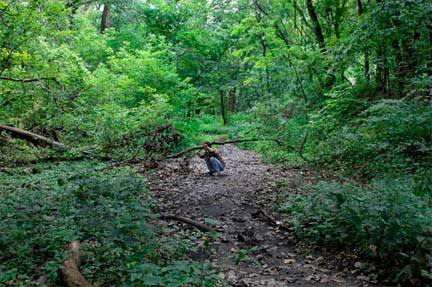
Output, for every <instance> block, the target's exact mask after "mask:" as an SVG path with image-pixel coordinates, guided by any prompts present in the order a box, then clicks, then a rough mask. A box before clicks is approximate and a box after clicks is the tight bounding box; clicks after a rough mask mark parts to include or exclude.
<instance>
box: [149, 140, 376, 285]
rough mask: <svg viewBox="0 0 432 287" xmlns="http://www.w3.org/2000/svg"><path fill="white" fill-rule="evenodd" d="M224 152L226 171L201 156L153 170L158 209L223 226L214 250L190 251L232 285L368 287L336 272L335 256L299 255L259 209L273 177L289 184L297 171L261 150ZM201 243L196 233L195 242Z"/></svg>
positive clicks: (267, 206) (271, 192) (272, 195)
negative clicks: (212, 168) (211, 171)
mask: <svg viewBox="0 0 432 287" xmlns="http://www.w3.org/2000/svg"><path fill="white" fill-rule="evenodd" d="M220 151H221V153H222V155H223V156H224V158H225V159H226V162H227V169H226V170H225V171H224V172H223V174H222V175H219V176H209V175H207V170H206V166H205V163H204V162H203V161H202V160H200V159H198V158H195V159H193V160H192V162H191V164H190V166H189V167H190V170H189V171H185V170H184V169H182V168H180V165H179V161H175V160H173V161H169V162H166V163H164V164H163V165H162V166H161V167H160V168H159V169H158V170H157V172H155V173H154V174H152V175H148V179H149V185H150V189H151V190H152V194H154V196H155V199H156V200H157V202H158V204H159V208H160V209H161V212H163V213H171V214H173V213H174V214H177V215H183V216H187V217H190V218H193V219H195V220H199V221H204V220H205V219H207V221H209V220H208V219H210V221H213V222H214V223H215V225H216V227H217V228H218V229H219V230H221V232H220V233H219V234H220V235H219V237H218V239H217V240H216V242H215V245H216V246H217V247H218V248H217V251H215V252H205V251H202V252H196V253H194V254H191V256H192V257H194V258H195V259H199V260H210V261H211V262H212V263H213V264H214V265H215V266H217V267H218V268H220V270H221V271H222V273H223V274H224V277H225V279H226V280H227V281H228V282H229V283H230V284H231V285H233V286H269V287H270V286H350V287H354V286H369V285H368V283H366V282H363V281H360V280H356V279H355V278H354V279H353V278H352V277H351V276H346V274H345V273H343V272H340V270H337V269H340V265H338V267H335V264H334V261H332V260H331V259H330V257H327V256H320V255H317V254H315V255H306V254H302V253H304V252H302V251H301V250H300V248H299V247H298V246H299V244H298V242H297V241H296V239H295V237H294V235H293V234H292V233H291V232H289V231H283V230H280V228H278V227H276V226H274V225H272V224H271V222H269V220H268V219H267V218H266V217H265V216H264V215H263V214H262V212H260V210H262V209H264V210H266V211H269V210H271V207H272V205H273V203H274V202H275V200H276V196H277V192H276V181H278V180H284V181H285V182H288V183H289V181H290V180H292V179H293V178H294V174H293V173H294V171H289V172H281V171H278V170H276V169H274V168H273V167H272V166H269V165H265V164H263V163H262V162H261V160H260V159H259V157H258V156H257V155H256V154H254V153H252V152H249V151H244V150H240V149H238V148H236V147H235V146H232V145H226V146H224V147H222V148H221V149H220ZM167 225H168V226H169V227H170V228H171V230H173V231H172V232H173V234H174V233H176V232H177V231H178V230H186V231H184V232H189V233H190V234H186V236H190V237H191V238H193V237H194V236H196V234H197V231H196V229H194V228H193V227H191V226H188V225H184V224H182V223H178V222H167ZM176 230H177V231H176ZM200 241H202V238H201V239H200V238H199V236H198V238H197V239H196V244H200ZM236 261H240V262H236ZM331 262H333V263H331Z"/></svg>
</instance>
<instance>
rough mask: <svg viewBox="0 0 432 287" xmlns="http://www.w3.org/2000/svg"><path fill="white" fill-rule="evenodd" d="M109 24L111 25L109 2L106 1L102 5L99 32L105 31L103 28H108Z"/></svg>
mask: <svg viewBox="0 0 432 287" xmlns="http://www.w3.org/2000/svg"><path fill="white" fill-rule="evenodd" d="M110 25H111V5H110V4H109V3H106V4H104V6H103V11H102V17H101V26H100V32H101V33H105V30H106V29H108V28H109V27H110Z"/></svg>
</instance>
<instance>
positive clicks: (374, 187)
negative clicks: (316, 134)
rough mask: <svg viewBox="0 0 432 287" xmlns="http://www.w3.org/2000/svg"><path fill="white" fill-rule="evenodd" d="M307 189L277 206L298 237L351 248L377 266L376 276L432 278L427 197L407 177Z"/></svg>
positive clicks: (431, 216)
mask: <svg viewBox="0 0 432 287" xmlns="http://www.w3.org/2000/svg"><path fill="white" fill-rule="evenodd" d="M309 189H310V190H309V191H310V192H309V193H306V194H302V195H295V196H291V197H290V198H289V199H288V201H286V202H285V203H283V204H282V205H281V207H280V208H281V211H282V212H286V213H288V214H289V215H290V218H291V223H292V224H293V226H294V227H295V231H296V233H297V235H298V236H299V237H301V238H307V239H308V240H309V241H310V242H312V243H314V244H317V245H322V244H327V245H329V246H333V247H335V248H343V247H345V248H350V250H355V252H356V253H357V254H358V255H359V257H360V258H363V259H368V260H370V261H373V262H375V263H376V264H377V265H378V266H379V267H381V268H380V270H381V271H382V272H381V274H380V275H381V279H384V280H387V279H389V280H392V281H394V282H401V283H407V282H415V281H416V279H418V278H421V280H422V282H423V283H424V284H431V283H432V228H431V226H432V208H431V207H430V202H431V197H430V195H425V194H422V195H417V192H416V185H415V183H414V182H413V181H412V180H405V181H398V180H394V179H392V180H380V181H375V182H373V183H372V184H371V185H369V186H366V187H365V186H360V185H358V184H339V183H336V182H332V183H328V182H321V183H319V184H316V185H312V186H311V187H310V188H309ZM410 280H411V281H410Z"/></svg>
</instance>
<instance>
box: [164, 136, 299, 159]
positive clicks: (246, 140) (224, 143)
mask: <svg viewBox="0 0 432 287" xmlns="http://www.w3.org/2000/svg"><path fill="white" fill-rule="evenodd" d="M257 141H274V142H276V143H277V144H278V145H281V146H287V145H284V144H283V143H282V142H281V141H279V140H278V139H237V140H228V141H223V142H219V141H214V142H211V143H210V145H226V144H233V143H243V142H257ZM203 148H204V146H203V145H200V146H194V147H191V148H188V149H186V150H183V151H181V152H179V153H176V154H173V155H170V156H168V157H167V158H168V159H170V158H171V159H172V158H179V157H182V156H183V155H185V154H188V153H190V152H191V151H194V150H200V149H203ZM290 148H292V147H290Z"/></svg>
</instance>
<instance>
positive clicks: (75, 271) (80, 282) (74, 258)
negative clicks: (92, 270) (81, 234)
mask: <svg viewBox="0 0 432 287" xmlns="http://www.w3.org/2000/svg"><path fill="white" fill-rule="evenodd" d="M80 265H81V254H80V242H79V241H78V240H74V241H72V242H71V243H70V244H69V247H68V256H67V258H66V260H65V261H64V263H63V267H62V268H61V269H60V278H61V280H62V282H63V284H64V285H65V286H66V287H92V285H91V284H89V283H88V282H87V281H86V280H85V278H84V276H82V274H81V273H80V271H79V267H80Z"/></svg>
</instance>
